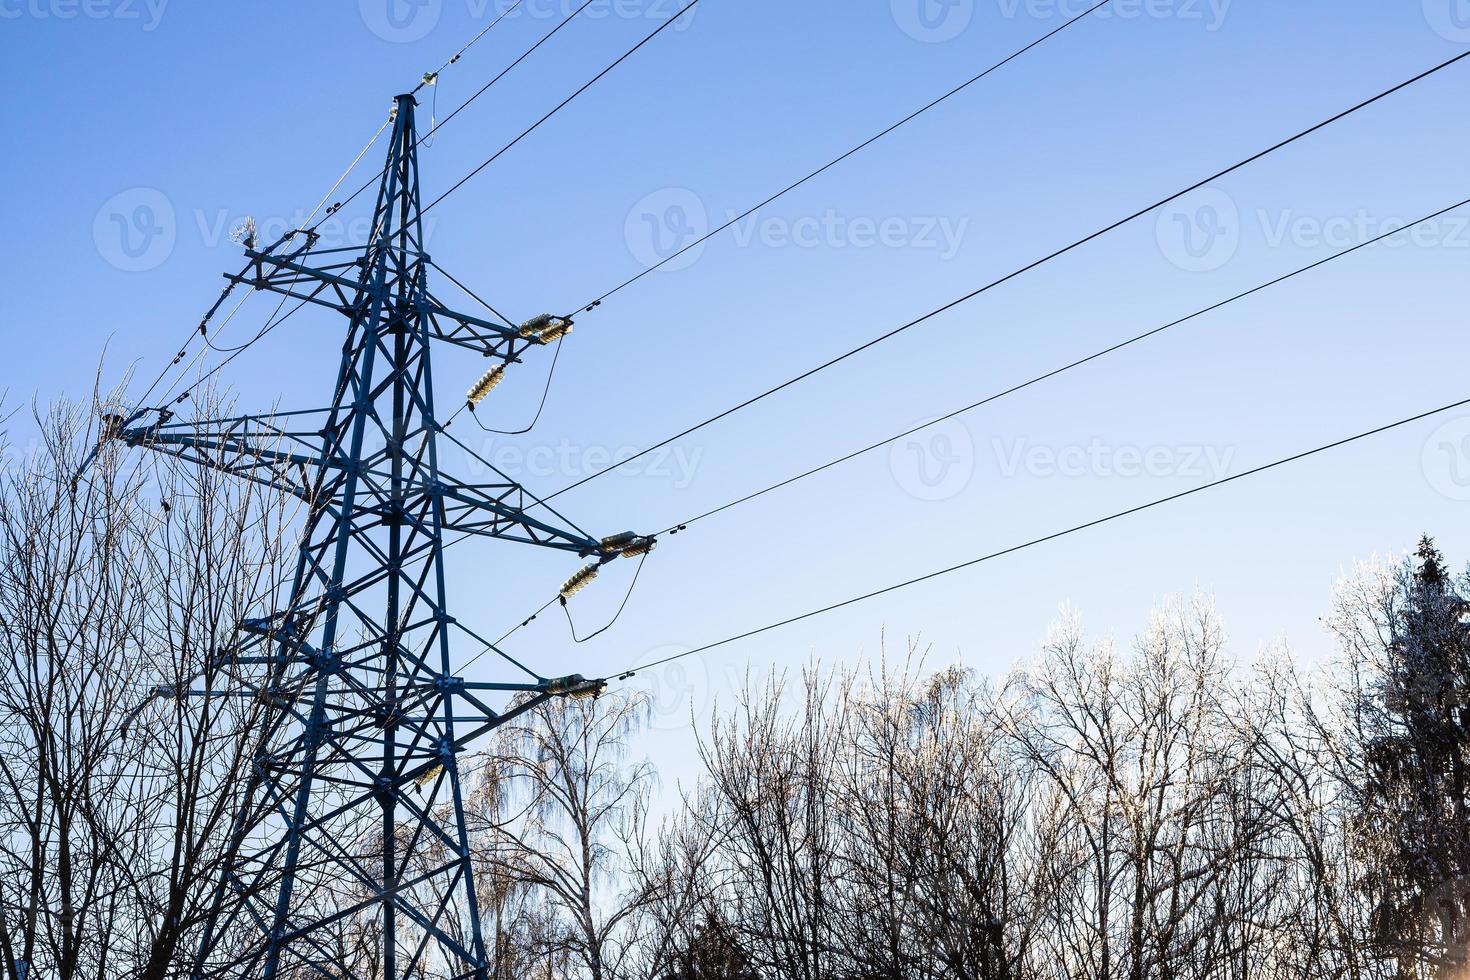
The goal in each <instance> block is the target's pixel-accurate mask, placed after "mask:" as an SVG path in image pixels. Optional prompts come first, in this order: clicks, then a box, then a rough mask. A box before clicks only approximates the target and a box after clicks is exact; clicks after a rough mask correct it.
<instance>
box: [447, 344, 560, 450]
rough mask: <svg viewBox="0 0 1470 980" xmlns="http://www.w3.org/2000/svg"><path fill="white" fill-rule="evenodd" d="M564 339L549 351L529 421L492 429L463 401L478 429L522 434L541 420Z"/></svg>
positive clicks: (496, 433)
mask: <svg viewBox="0 0 1470 980" xmlns="http://www.w3.org/2000/svg"><path fill="white" fill-rule="evenodd" d="M565 340H566V338H565V337H562V338H561V339H560V340H558V341H557V342H556V350H554V351H552V352H551V367H549V368H548V369H547V371H546V384H545V386H544V387H542V389H541V403H540V404H538V405H537V406H536V414H535V415H533V416H531V421H529V422H527V423H526V424H525V425H524V426H523V427H521V428H519V429H492V428H490V426H488V425H486V424H485V423H484V422H481V421H480V417H479V416H478V415H476V414H475V406H474V403H472V402H468V401H467V402H465V406H468V408H469V410H470V418H472V419H474V420H475V424H476V425H478V426H479V427H480V431H482V432H488V433H490V434H491V435H497V436H523V435H525V434H526V433H527V432H530V431H531V430H532V429H534V428H536V423H537V422H540V421H541V413H542V412H544V411H545V410H546V399H547V398H548V397H549V396H550V395H551V382H552V381H553V380H554V379H555V378H556V364H557V362H558V361H560V360H561V345H562V342H563V341H565ZM462 411H464V407H463V406H462V407H461V408H460V409H459V410H457V411H456V412H455V413H454V416H453V417H451V418H450V420H449V422H446V423H444V425H445V428H448V426H449V423H450V422H453V421H454V419H455V418H456V417H458V416H459V413H460V412H462Z"/></svg>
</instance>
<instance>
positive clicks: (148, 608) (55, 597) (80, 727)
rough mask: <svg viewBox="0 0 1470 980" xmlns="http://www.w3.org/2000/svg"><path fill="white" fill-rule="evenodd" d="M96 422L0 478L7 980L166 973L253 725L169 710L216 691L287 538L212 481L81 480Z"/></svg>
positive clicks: (272, 510)
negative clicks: (190, 694)
mask: <svg viewBox="0 0 1470 980" xmlns="http://www.w3.org/2000/svg"><path fill="white" fill-rule="evenodd" d="M95 417H96V416H95V415H94V413H91V412H81V411H77V410H71V409H59V410H57V411H55V412H52V413H50V414H49V415H46V416H44V417H37V418H36V419H35V422H36V424H37V427H38V428H39V430H40V432H41V434H42V435H41V442H40V445H39V449H38V451H37V452H35V453H33V454H31V455H30V456H29V457H27V458H25V459H24V460H21V461H19V462H17V463H15V464H14V465H12V466H11V467H10V468H8V469H7V471H6V472H5V474H4V476H3V478H0V480H3V483H0V622H3V626H4V631H3V637H0V643H3V644H4V649H3V651H0V740H3V754H0V862H3V871H0V955H3V957H4V962H5V968H6V971H7V972H8V974H9V975H11V976H14V977H16V978H21V977H28V976H46V977H58V978H66V980H70V978H87V977H96V978H99V980H100V978H104V977H106V978H114V977H119V976H125V977H149V978H162V977H164V976H168V975H171V974H172V971H174V970H175V969H176V966H177V960H178V959H179V953H180V944H181V943H182V942H184V941H185V939H186V937H187V936H188V934H189V932H190V930H191V928H192V927H193V926H194V925H196V924H197V922H198V921H199V917H200V915H201V910H202V909H203V907H204V906H205V905H207V904H208V902H209V899H210V896H211V893H212V889H213V887H214V883H215V882H216V881H217V880H218V878H219V872H220V866H219V862H220V860H221V854H222V847H223V844H224V841H225V838H226V836H227V833H226V832H227V831H228V828H229V821H230V819H231V818H232V816H233V814H234V812H235V810H236V806H237V803H238V792H239V787H240V786H241V785H242V783H243V774H244V772H245V771H246V770H247V769H248V767H249V766H250V765H251V764H252V761H253V751H254V744H253V740H252V738H251V732H252V731H253V728H254V719H255V718H256V717H257V715H258V711H259V707H258V706H257V705H255V704H253V703H241V702H240V701H239V700H238V699H236V700H231V699H229V698H221V699H217V700H216V699H203V698H200V699H193V698H183V697H177V696H175V695H177V693H178V692H180V691H182V690H184V689H186V688H188V687H190V686H194V687H201V688H205V689H207V688H208V687H209V685H210V684H211V683H212V681H213V680H214V678H213V671H214V667H213V666H212V665H213V663H214V661H215V658H216V655H217V653H218V652H219V651H221V650H223V649H225V648H226V646H227V644H228V643H229V642H230V638H231V636H232V634H233V630H234V628H235V626H236V625H237V624H238V623H239V622H240V621H241V620H242V619H243V618H245V617H246V616H248V615H251V614H252V613H256V612H258V610H259V608H260V607H261V605H262V603H264V602H265V601H267V600H268V598H269V595H270V593H271V592H272V590H273V588H274V583H275V581H276V580H277V578H278V574H279V566H280V561H281V558H282V541H283V540H285V536H284V535H283V525H284V521H285V517H286V512H285V510H284V508H283V504H282V502H281V501H280V500H279V499H278V498H275V497H272V496H270V495H268V494H263V493H261V492H259V491H258V490H255V489H253V488H251V487H250V486H248V485H241V484H238V483H236V482H235V481H232V480H229V479H228V478H226V477H224V476H223V475H220V474H213V473H207V472H200V471H196V470H185V469H172V468H169V467H168V466H159V467H155V466H148V467H147V468H145V467H143V466H140V465H139V464H138V458H137V457H136V456H129V455H127V454H125V453H124V452H122V451H121V449H122V447H120V446H118V445H117V444H115V443H108V444H104V445H102V446H101V447H100V451H99V452H98V453H97V455H96V458H95V459H93V460H91V462H90V465H89V466H86V467H85V469H84V463H85V462H86V460H87V457H88V455H89V454H90V451H91V449H92V447H94V446H96V445H97V442H98V440H99V438H100V437H101V433H100V432H99V431H98V426H97V424H95V423H92V422H89V421H88V420H89V419H92V418H95ZM150 462H151V461H150ZM165 692H166V696H160V695H161V694H164V693H165ZM140 709H143V710H142V711H141V712H140Z"/></svg>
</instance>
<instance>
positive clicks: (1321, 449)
mask: <svg viewBox="0 0 1470 980" xmlns="http://www.w3.org/2000/svg"><path fill="white" fill-rule="evenodd" d="M1466 405H1470V398H1466V399H1462V400H1461V401H1457V402H1452V403H1450V404H1448V405H1443V406H1441V407H1439V408H1435V409H1430V410H1429V411H1427V412H1420V413H1419V414H1417V415H1412V416H1410V417H1408V418H1405V419H1400V420H1399V421H1397V422H1390V423H1389V424H1387V425H1381V426H1379V427H1378V428H1376V429H1369V430H1368V431H1367V432H1360V433H1358V434H1357V435H1354V436H1348V437H1347V438H1345V439H1338V440H1337V441H1336V442H1330V443H1327V444H1326V445H1324V446H1318V447H1317V448H1316V449H1309V450H1307V451H1306V452H1301V453H1297V454H1295V455H1293V456H1287V457H1285V458H1283V459H1278V460H1276V461H1274V462H1271V463H1266V464H1264V465H1262V466H1257V467H1255V468H1254V469H1249V470H1246V471H1244V472H1242V473H1236V474H1235V475H1234V476H1227V477H1224V478H1222V479H1219V480H1213V481H1211V482H1209V483H1205V484H1202V485H1200V486H1197V487H1194V488H1192V489H1189V490H1184V491H1181V492H1179V493H1175V494H1170V495H1169V496H1167V497H1160V498H1158V499H1157V500H1151V501H1149V502H1148V503H1144V504H1139V505H1138V506H1136V507H1130V508H1128V509H1127V510H1120V511H1118V512H1116V513H1113V514H1109V515H1107V516H1106V517H1099V518H1097V519H1095V520H1091V521H1088V522H1086V523H1085V524H1077V525H1074V526H1072V527H1069V528H1067V529H1065V530H1062V531H1054V532H1053V533H1051V534H1047V535H1044V536H1042V537H1039V538H1032V539H1031V540H1030V541H1026V542H1023V543H1021V544H1017V545H1012V546H1011V547H1009V548H1004V549H1002V550H1000V551H993V552H991V553H990V554H988V555H981V556H980V557H978V558H971V559H970V560H969V561H964V562H960V563H959V564H958V565H951V566H949V567H948V568H941V569H939V570H938V571H934V572H929V573H928V574H926V575H920V576H919V577H917V578H911V579H909V580H907V581H904V582H899V583H897V584H895V585H889V586H885V587H884V588H881V589H877V590H875V591H873V592H868V593H865V594H863V595H859V596H854V597H853V598H851V599H844V600H842V601H841V602H834V603H832V604H831V605H829V606H823V607H822V608H820V609H814V610H812V611H810V612H805V613H801V614H800V615H797V616H791V617H789V618H787V619H783V620H781V621H779V622H775V623H771V624H769V625H766V626H761V627H758V628H756V629H752V630H747V631H745V632H744V633H739V634H736V635H734V636H729V637H726V638H725V639H723V640H716V641H715V642H713V643H706V644H704V645H703V646H699V647H695V648H694V649H693V650H686V651H685V652H683V653H679V654H675V655H674V656H672V657H664V658H663V659H661V660H655V661H653V662H652V663H647V664H642V665H641V666H638V667H634V668H631V669H629V670H627V671H624V672H623V673H622V674H620V675H618V679H619V680H625V679H627V678H629V677H632V676H634V675H636V674H637V673H638V671H640V670H650V669H652V668H654V667H661V666H663V665H664V664H668V663H672V662H674V661H676V660H682V659H684V658H685V657H692V656H695V655H696V654H701V653H705V652H708V651H710V650H713V649H715V648H717V647H722V646H726V645H728V644H731V643H735V642H737V641H739V640H744V639H748V638H750V637H752V636H758V635H760V634H762V633H769V632H770V631H772V630H776V629H780V628H781V627H783V626H790V625H791V624H792V623H799V622H801V621H802V620H806V619H811V618H813V617H815V616H820V615H823V614H824V613H829V612H833V611H835V610H838V609H842V608H845V607H847V606H851V605H856V604H857V603H859V602H865V601H867V600H869V599H874V598H877V597H878V596H882V595H887V594H888V593H890V592H897V591H898V590H900V589H906V588H908V587H910V586H913V585H918V584H920V583H922V582H927V581H929V580H931V579H936V578H939V577H940V576H942V575H949V574H951V573H953V572H958V571H961V570H963V569H966V568H971V567H973V566H975V565H979V564H981V563H982V562H987V561H992V560H994V559H996V558H1001V557H1004V556H1006V555H1011V554H1015V553H1016V552H1018V551H1024V550H1026V549H1027V548H1034V547H1036V546H1037V545H1042V544H1046V543H1047V542H1050V541H1055V540H1057V539H1058V538H1063V537H1066V536H1068V535H1071V534H1076V533H1078V532H1079V531H1086V530H1088V529H1090V528H1094V527H1098V526H1099V525H1102V524H1107V523H1109V522H1110V521H1116V520H1119V519H1121V518H1124V517H1129V516H1131V515H1133V514H1138V513H1141V512H1143V511H1146V510H1150V509H1152V508H1154V507H1161V506H1163V505H1164V504H1168V503H1172V502H1174V501H1176V500H1182V499H1183V498H1185V497H1190V496H1193V495H1194V494H1197V493H1203V492H1204V491H1206V490H1212V489H1215V488H1216V487H1221V486H1224V485H1225V484H1227V483H1234V482H1236V481H1237V480H1244V479H1245V478H1247V477H1251V476H1256V475H1258V474H1261V473H1265V472H1267V471H1268V470H1273V469H1276V468H1278V467H1282V466H1286V465H1287V464H1289V463H1295V462H1299V461H1300V460H1303V459H1307V458H1309V457H1312V456H1316V455H1319V454H1321V453H1325V452H1327V451H1329V450H1332V449H1337V448H1340V447H1342V446H1346V445H1349V444H1350V443H1354V442H1358V441H1360V440H1363V439H1368V438H1370V437H1372V436H1376V435H1381V434H1382V433H1384V432H1388V431H1390V430H1393V429H1397V428H1401V427H1403V426H1406V425H1411V424H1413V423H1415V422H1420V421H1423V420H1424V419H1427V418H1431V417H1433V416H1436V415H1442V414H1443V413H1445V412H1449V411H1453V410H1454V409H1457V408H1463V407H1465V406H1466Z"/></svg>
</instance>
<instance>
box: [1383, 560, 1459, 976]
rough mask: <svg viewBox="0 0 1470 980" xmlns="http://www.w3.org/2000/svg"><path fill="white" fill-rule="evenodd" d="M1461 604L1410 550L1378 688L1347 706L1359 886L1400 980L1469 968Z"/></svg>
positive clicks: (1445, 580) (1441, 571)
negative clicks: (1351, 709) (1355, 778)
mask: <svg viewBox="0 0 1470 980" xmlns="http://www.w3.org/2000/svg"><path fill="white" fill-rule="evenodd" d="M1467 594H1470V583H1467V581H1466V580H1465V579H1463V578H1461V579H1460V580H1458V581H1457V580H1456V579H1454V578H1452V577H1451V576H1450V575H1449V573H1448V572H1447V571H1446V568H1445V564H1444V559H1443V558H1442V556H1441V555H1440V553H1439V551H1438V550H1437V549H1436V548H1435V547H1434V544H1433V542H1432V541H1430V539H1429V538H1428V537H1425V538H1422V539H1421V540H1420V542H1419V546H1418V549H1417V551H1416V554H1415V558H1414V559H1413V560H1412V561H1409V562H1406V563H1405V568H1404V570H1403V572H1402V573H1401V575H1400V578H1399V583H1398V595H1397V597H1396V598H1397V603H1396V606H1395V608H1394V609H1393V611H1392V615H1391V616H1390V617H1389V618H1388V621H1387V626H1388V630H1387V635H1386V639H1387V642H1386V644H1385V646H1386V649H1385V650H1384V653H1385V658H1384V661H1383V663H1382V664H1381V676H1379V677H1378V678H1376V679H1375V683H1374V684H1373V686H1372V687H1371V688H1370V689H1369V691H1367V692H1366V694H1367V697H1365V699H1364V703H1363V704H1361V705H1360V706H1359V716H1360V719H1361V720H1362V723H1363V726H1364V728H1365V731H1366V734H1367V735H1368V738H1367V739H1366V744H1365V746H1364V748H1365V753H1364V755H1365V758H1364V763H1365V779H1364V784H1363V786H1362V787H1361V789H1360V799H1359V800H1357V801H1356V802H1357V803H1358V805H1359V813H1360V822H1359V839H1360V841H1361V842H1362V849H1363V857H1364V858H1365V867H1366V869H1367V873H1366V875H1365V877H1364V882H1363V883H1364V885H1365V887H1367V888H1369V889H1370V890H1371V892H1372V895H1373V897H1374V900H1375V902H1376V909H1377V911H1376V915H1375V932H1376V936H1375V939H1376V941H1377V942H1378V943H1379V945H1380V946H1381V948H1382V950H1383V952H1384V953H1385V954H1386V955H1390V956H1393V957H1395V958H1397V960H1398V961H1399V967H1400V973H1401V975H1402V976H1405V977H1411V976H1423V975H1425V974H1427V975H1428V976H1431V977H1442V978H1449V977H1451V976H1454V977H1459V976H1461V975H1462V974H1461V973H1459V972H1457V971H1460V970H1462V969H1463V968H1464V966H1465V965H1466V963H1467V962H1470V960H1467V955H1466V954H1467V939H1470V799H1467V791H1470V774H1467V772H1466V765H1467V760H1470V602H1467V600H1466V595H1467Z"/></svg>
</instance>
